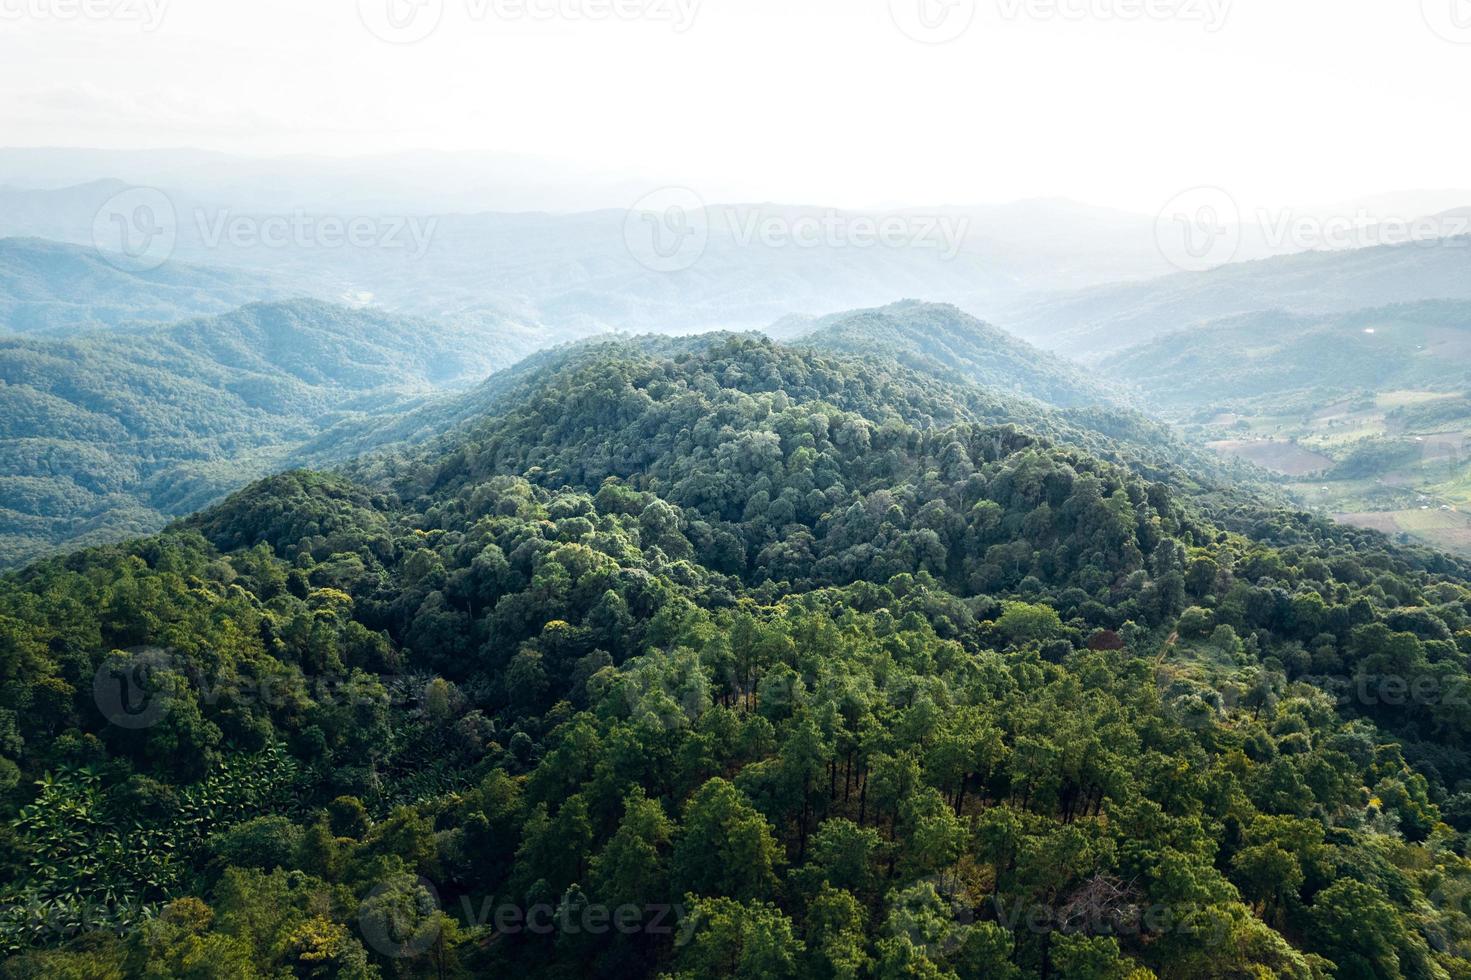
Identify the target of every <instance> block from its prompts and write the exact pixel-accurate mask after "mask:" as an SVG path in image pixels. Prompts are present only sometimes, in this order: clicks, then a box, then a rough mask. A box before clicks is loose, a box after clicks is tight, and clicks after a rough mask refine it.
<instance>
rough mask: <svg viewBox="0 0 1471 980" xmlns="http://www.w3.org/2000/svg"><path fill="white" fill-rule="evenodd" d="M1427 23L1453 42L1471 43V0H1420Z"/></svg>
mask: <svg viewBox="0 0 1471 980" xmlns="http://www.w3.org/2000/svg"><path fill="white" fill-rule="evenodd" d="M1420 13H1421V14H1422V15H1423V16H1424V17H1425V23H1426V24H1429V25H1430V29H1431V30H1432V31H1434V32H1435V33H1436V34H1437V35H1439V36H1440V37H1441V38H1442V39H1444V40H1446V41H1449V42H1451V43H1452V44H1471V0H1420Z"/></svg>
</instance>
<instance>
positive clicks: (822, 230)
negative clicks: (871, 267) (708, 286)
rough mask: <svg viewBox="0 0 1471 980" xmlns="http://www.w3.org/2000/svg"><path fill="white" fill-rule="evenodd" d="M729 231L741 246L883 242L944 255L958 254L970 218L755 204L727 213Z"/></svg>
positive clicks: (855, 245)
mask: <svg viewBox="0 0 1471 980" xmlns="http://www.w3.org/2000/svg"><path fill="white" fill-rule="evenodd" d="M726 217H727V222H728V223H729V225H730V233H731V237H732V238H733V239H735V242H736V244H738V245H741V246H742V247H747V246H751V245H761V246H764V247H766V248H777V249H783V248H807V249H814V248H828V249H837V248H857V249H868V248H887V249H896V250H897V249H915V250H920V251H924V250H929V251H935V252H938V253H939V255H940V258H941V259H942V260H944V261H947V262H948V261H950V260H952V259H954V258H955V257H956V256H957V255H959V254H960V250H961V248H962V247H963V246H964V245H965V241H966V239H967V238H968V237H969V235H970V218H968V217H966V216H964V215H954V214H948V215H947V214H887V215H877V216H876V215H868V214H845V213H843V212H840V211H837V210H828V211H825V212H823V213H821V214H799V215H795V216H792V215H785V214H769V213H766V212H764V211H763V210H762V209H760V208H742V209H735V210H732V211H730V212H728V213H727V216H726Z"/></svg>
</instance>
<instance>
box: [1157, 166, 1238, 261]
mask: <svg viewBox="0 0 1471 980" xmlns="http://www.w3.org/2000/svg"><path fill="white" fill-rule="evenodd" d="M1154 236H1155V242H1156V243H1157V244H1158V246H1159V251H1160V254H1161V255H1163V256H1164V258H1165V260H1166V261H1167V262H1169V263H1170V264H1171V265H1173V266H1174V267H1175V268H1177V269H1180V270H1182V271H1184V272H1205V271H1207V270H1209V269H1214V268H1216V267H1217V266H1222V265H1226V264H1227V263H1229V262H1230V261H1231V260H1233V259H1234V258H1236V253H1237V251H1238V250H1239V249H1240V248H1241V208H1240V207H1239V206H1238V205H1237V203H1236V199H1235V198H1234V197H1232V196H1231V194H1230V193H1228V192H1227V191H1226V190H1224V189H1222V188H1220V187H1193V188H1191V189H1190V190H1187V191H1182V192H1181V193H1179V194H1176V195H1175V196H1174V197H1173V198H1171V199H1170V200H1169V202H1168V203H1167V204H1165V206H1164V207H1163V208H1161V209H1160V212H1159V215H1158V217H1157V218H1156V219H1155V226H1154Z"/></svg>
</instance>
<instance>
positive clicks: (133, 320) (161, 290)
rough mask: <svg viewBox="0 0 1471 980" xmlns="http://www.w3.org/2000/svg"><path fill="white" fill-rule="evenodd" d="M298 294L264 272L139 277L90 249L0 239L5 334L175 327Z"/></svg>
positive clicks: (193, 271) (158, 272) (172, 268)
mask: <svg viewBox="0 0 1471 980" xmlns="http://www.w3.org/2000/svg"><path fill="white" fill-rule="evenodd" d="M295 294H296V291H295V290H293V289H291V288H290V287H288V286H286V285H285V284H283V283H281V282H280V281H278V280H277V279H276V278H275V277H272V276H270V275H266V274H263V273H258V272H250V271H244V270H239V269H223V268H207V267H203V266H195V265H188V264H184V263H178V262H169V263H166V264H165V265H163V266H161V267H160V268H158V269H155V270H152V271H149V272H133V271H128V270H126V269H123V268H119V267H118V266H116V265H114V264H112V263H110V262H108V261H107V260H106V259H105V258H104V257H103V256H102V255H101V254H100V253H99V252H97V251H96V250H95V249H91V248H84V247H81V246H77V245H63V244H59V243H57V242H50V241H43V240H41V239H36V238H3V239H0V333H5V332H10V333H26V334H68V333H82V332H85V331H88V330H96V329H99V328H108V327H120V326H128V325H138V324H143V323H160V322H168V321H173V320H179V319H183V318H185V317H191V316H200V315H207V314H213V313H223V312H225V311H227V310H231V309H234V308H236V307H238V306H241V305H243V304H245V303H249V302H254V301H259V300H272V299H285V298H287V297H290V296H292V295H295Z"/></svg>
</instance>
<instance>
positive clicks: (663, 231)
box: [623, 187, 710, 273]
mask: <svg viewBox="0 0 1471 980" xmlns="http://www.w3.org/2000/svg"><path fill="white" fill-rule="evenodd" d="M623 243H624V245H625V246H627V248H628V252H629V254H630V255H632V256H633V257H634V259H635V260H636V261H637V262H638V263H639V265H642V266H643V267H644V268H646V269H649V270H650V271H653V272H665V273H669V272H683V271H685V270H687V269H691V268H693V267H694V265H695V263H697V262H699V261H700V258H701V257H702V256H703V255H704V254H705V249H706V248H707V247H708V246H709V244H710V216H709V210H708V209H707V208H706V207H705V201H704V199H703V198H701V197H700V195H699V194H696V193H695V192H694V191H692V190H690V189H689V188H688V187H665V188H661V189H660V190H657V191H654V192H653V193H651V194H646V195H644V196H643V197H642V198H640V199H639V200H638V202H637V203H636V204H634V206H633V207H632V208H630V209H629V210H628V213H627V215H625V216H624V219H623Z"/></svg>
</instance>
